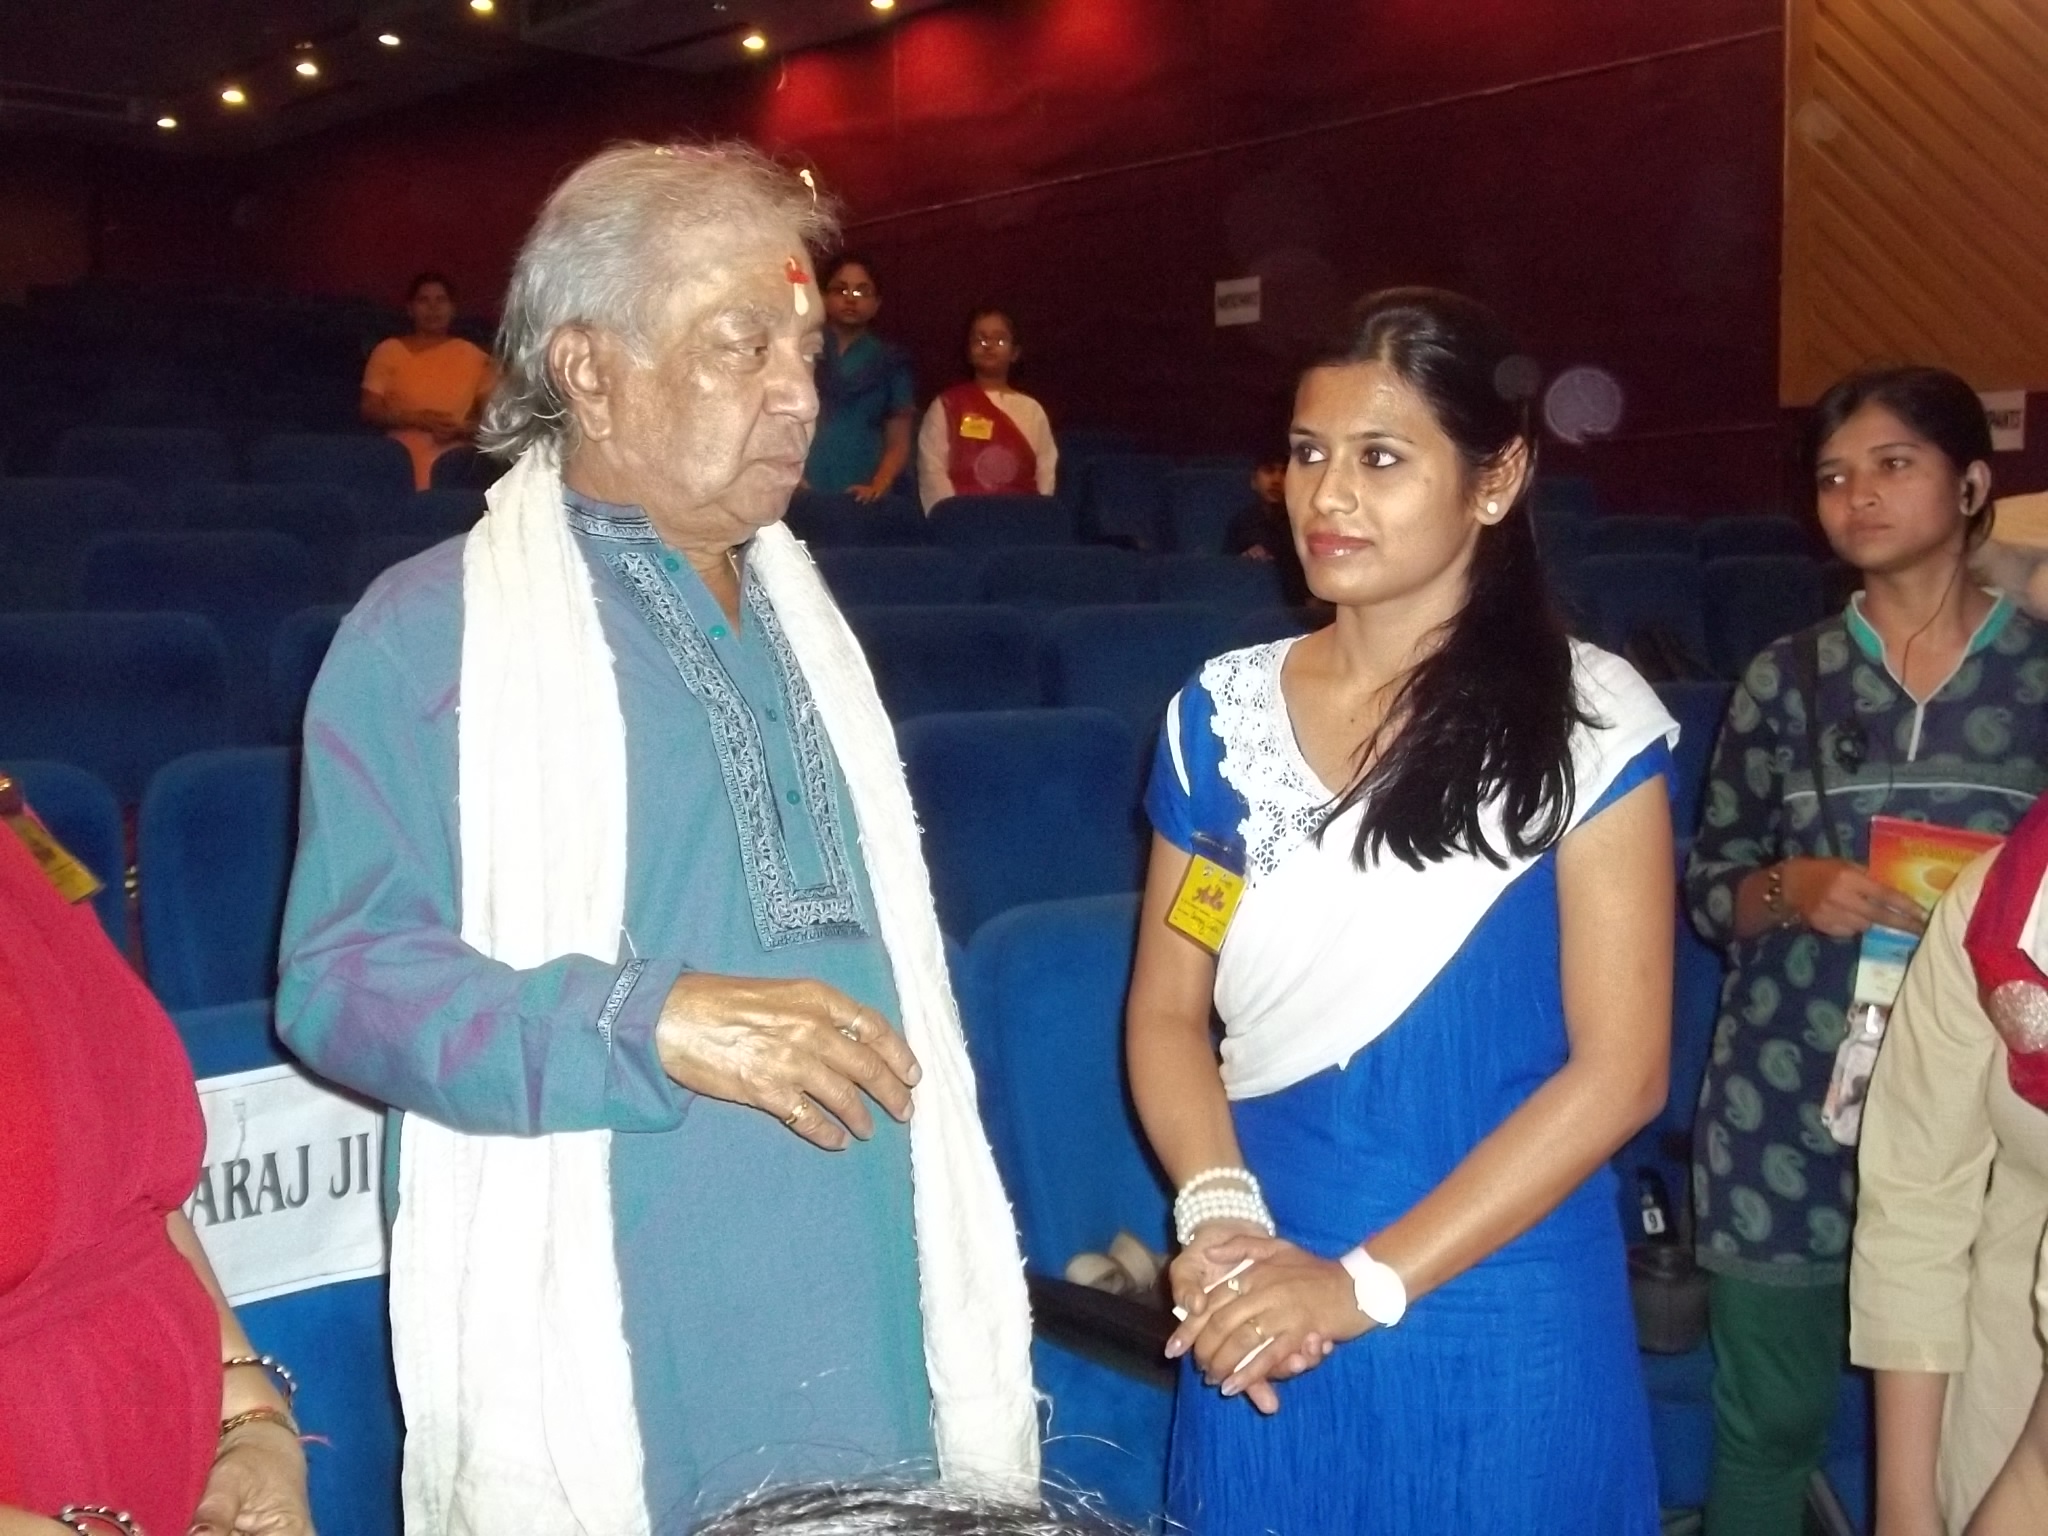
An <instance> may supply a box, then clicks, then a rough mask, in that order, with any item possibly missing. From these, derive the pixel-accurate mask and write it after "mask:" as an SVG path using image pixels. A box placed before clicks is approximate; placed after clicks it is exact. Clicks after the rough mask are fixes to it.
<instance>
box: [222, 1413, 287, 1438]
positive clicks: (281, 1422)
mask: <svg viewBox="0 0 2048 1536" xmlns="http://www.w3.org/2000/svg"><path fill="white" fill-rule="evenodd" d="M266 1423H267V1424H275V1425H277V1426H278V1427H279V1428H281V1429H283V1430H284V1431H285V1432H286V1433H287V1434H289V1435H290V1436H291V1437H292V1438H293V1439H294V1440H296V1439H297V1438H298V1436H299V1426H298V1425H297V1424H296V1423H295V1422H293V1420H292V1416H291V1415H290V1414H288V1413H286V1412H285V1411H284V1410H283V1409H282V1408H245V1409H243V1410H242V1411H241V1412H240V1413H238V1414H236V1415H235V1416H234V1417H233V1418H231V1419H222V1420H221V1421H220V1438H221V1439H223V1440H225V1439H227V1437H228V1436H229V1435H231V1434H233V1433H234V1432H235V1431H236V1430H238V1429H241V1428H243V1427H244V1426H245V1425H249V1424H266Z"/></svg>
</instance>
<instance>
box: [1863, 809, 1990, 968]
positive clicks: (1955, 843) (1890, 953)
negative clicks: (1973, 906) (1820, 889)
mask: <svg viewBox="0 0 2048 1536" xmlns="http://www.w3.org/2000/svg"><path fill="white" fill-rule="evenodd" d="M2003 841H2004V839H2003V838H2000V837H1997V836H1995V835H1993V834H1992V833H1989V832H1971V831H1967V830H1965V829H1963V828H1961V827H1937V826H1934V825H1932V824H1930V823H1928V822H1924V821H1904V820H1901V819H1900V818H1899V817H1897V816H1874V817H1872V818H1871V821H1870V878H1871V879H1873V880H1875V881H1877V882H1878V884H1880V885H1888V886H1890V887H1891V888H1892V889H1893V890H1895V891H1897V892H1899V893H1900V894H1901V895H1904V896H1908V897H1911V898H1912V900H1913V902H1914V903H1915V904H1916V905H1917V906H1918V907H1919V908H1920V910H1921V911H1923V912H1932V911H1933V910H1934V904H1935V903H1936V902H1937V901H1939V900H1941V898H1942V896H1943V894H1944V893H1945V892H1946V891H1947V890H1948V888H1949V887H1950V886H1951V885H1953V884H1954V883H1955V878H1956V876H1957V875H1960V874H1961V873H1962V872H1963V871H1964V870H1965V869H1967V868H1969V866H1970V865H1971V864H1973V863H1975V862H1976V860H1977V859H1978V858H1979V857H1980V856H1981V855H1983V854H1986V853H1989V852H1990V851H1991V850H1992V849H1994V848H1996V847H1997V846H1998V845H1999V844H2000V843H2001V842H2003ZM1919 947H1920V939H1919V936H1918V935H1917V934H1911V933H1903V932H1901V931H1900V930H1898V929H1896V928H1885V927H1876V928H1872V929H1871V930H1870V931H1869V932H1867V933H1865V934H1864V935H1863V950H1862V953H1861V954H1860V955H1859V956H1858V957H1857V961H1856V991H1855V996H1854V998H1853V1004H1854V1005H1855V1006H1861V1005H1863V1004H1866V1003H1874V1004H1876V1005H1877V1006H1878V1007H1880V1008H1889V1007H1891V1005H1892V1004H1893V1003H1894V1002H1896V1001H1897V1000H1898V996H1899V988H1900V987H1901V986H1903V985H1904V984H1905V980H1906V965H1907V963H1908V962H1909V961H1910V960H1912V958H1913V951H1914V950H1916V949H1918V948H1919Z"/></svg>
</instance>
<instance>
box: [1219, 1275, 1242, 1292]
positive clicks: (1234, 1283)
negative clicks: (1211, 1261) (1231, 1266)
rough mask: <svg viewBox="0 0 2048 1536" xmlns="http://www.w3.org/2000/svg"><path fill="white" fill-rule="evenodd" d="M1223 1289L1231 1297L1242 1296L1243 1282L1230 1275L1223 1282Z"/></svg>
mask: <svg viewBox="0 0 2048 1536" xmlns="http://www.w3.org/2000/svg"><path fill="white" fill-rule="evenodd" d="M1223 1289H1225V1290H1226V1291H1228V1292H1230V1294H1231V1295H1233V1296H1242V1295H1243V1294H1244V1282H1243V1281H1242V1280H1240V1279H1238V1278H1237V1276H1235V1275H1232V1276H1231V1277H1230V1278H1229V1279H1228V1280H1226V1281H1224V1282H1223Z"/></svg>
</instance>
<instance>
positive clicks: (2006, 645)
mask: <svg viewBox="0 0 2048 1536" xmlns="http://www.w3.org/2000/svg"><path fill="white" fill-rule="evenodd" d="M1809 633H1810V634H1817V637H1818V642H1819V644H1818V651H1817V668H1816V683H1817V688H1818V694H1819V698H1818V702H1817V703H1816V702H1815V701H1813V700H1809V699H1808V698H1807V697H1806V696H1805V688H1804V687H1803V684H1802V678H1801V673H1802V670H1803V668H1804V663H1803V662H1802V661H1801V660H1800V653H1801V651H1802V650H1804V648H1805V645H1806V642H1805V641H1804V640H1803V639H1801V638H1800V637H1796V636H1795V637H1792V638H1789V639H1784V640H1780V641H1778V642H1776V643H1775V644H1774V645H1772V646H1771V647H1770V649H1768V650H1767V651H1765V652H1764V653H1763V654H1762V655H1760V656H1758V657H1757V658H1756V660H1755V661H1753V662H1751V663H1750V666H1749V670H1748V672H1747V673H1745V674H1744V676H1743V679H1742V682H1741V684H1740V685H1739V686H1738V687H1737V688H1736V690H1735V696H1734V699H1733V701H1732V702H1731V703H1730V705H1729V708H1728V718H1727V721H1726V723H1725V724H1724V725H1723V727H1722V730H1721V737H1720V740H1719V742H1718V743H1717V744H1716V746H1715V749H1714V760H1713V765H1712V767H1711V769H1710V770H1709V773H1708V782H1707V804H1706V814H1705V817H1704V820H1703V823H1702V825H1701V828H1700V833H1699V837H1698V839H1697V840H1696V841H1695V842H1694V844H1693V848H1692V857H1691V860H1690V861H1689V863H1688V866H1687V869H1686V877H1685V893H1686V898H1687V904H1688V906H1689V908H1690V912H1691V916H1692V922H1693V926H1694V927H1695V928H1696V929H1697V930H1698V931H1699V933H1700V934H1701V936H1702V937H1704V938H1706V939H1708V940H1709V941H1710V942H1712V943H1715V944H1718V945H1721V946H1722V947H1723V948H1725V949H1726V951H1727V953H1728V974H1727V979H1726V981H1725V982H1724V983H1723V985H1722V988H1721V1012H1720V1018H1719V1022H1718V1024H1717V1026H1716V1028H1715V1032H1714V1049H1713V1055H1712V1058H1711V1061H1710V1064H1709V1065H1708V1068H1707V1076H1706V1081H1705V1083H1704V1084H1703V1086H1702V1089H1701V1093H1700V1109H1699V1116H1698V1118H1697V1120H1696V1121H1695V1122H1694V1127H1693V1170H1692V1172H1693V1208H1694V1213H1695V1216H1696V1218H1697V1221H1698V1234H1699V1237H1698V1245H1699V1259H1700V1263H1701V1264H1702V1265H1704V1266H1705V1267H1707V1268H1708V1269H1712V1270H1716V1271H1719V1272H1721V1273H1723V1274H1729V1275H1735V1276H1739V1277H1741V1278H1744V1279H1749V1280H1760V1281H1764V1282H1766V1283H1773V1284H1784V1285H1828V1284H1840V1283H1842V1282H1844V1281H1845V1280H1846V1279H1847V1277H1848V1264H1849V1230H1850V1217H1851V1213H1853V1212H1854V1210H1855V1209H1856V1186H1855V1162H1854V1158H1853V1155H1851V1154H1847V1153H1844V1152H1843V1151H1842V1149H1841V1148H1839V1147H1838V1146H1837V1145H1836V1144H1835V1141H1834V1138H1833V1137H1831V1136H1830V1135H1829V1134H1828V1132H1827V1129H1826V1127H1825V1126H1823V1125H1822V1124H1821V1120H1820V1109H1821V1102H1822V1100H1823V1099H1824V1098H1825V1097H1826V1094H1827V1086H1828V1078H1829V1076H1830V1074H1831V1073H1832V1071H1833V1069H1834V1055H1835V1048H1836V1046H1838V1045H1839V1044H1840V1043H1841V1040H1842V1036H1843V1033H1844V1031H1845V1029H1846V1027H1847V1022H1848V1007H1849V998H1850V991H1851V987H1852V983H1853V976H1854V971H1855V967H1856V956H1857V951H1858V943H1859V941H1857V940H1853V939H1849V940H1843V939H1829V938H1824V937H1822V936H1821V935H1820V934H1817V933H1815V932H1813V931H1812V930H1811V929H1808V928H1805V927H1792V928H1779V929H1773V930H1770V931H1768V932H1766V933H1762V934H1759V935H1757V936H1756V937H1755V938H1751V939H1737V938H1736V937H1735V892H1736V888H1737V887H1738V886H1739V885H1740V884H1741V883H1742V881H1743V879H1744V878H1745V877H1746V876H1747V875H1749V874H1750V873H1751V872H1752V871H1754V870H1756V869H1759V868H1761V867H1763V866H1765V865H1769V864H1775V863H1777V862H1779V861H1780V860H1783V859H1793V858H1821V857H1827V856H1829V854H1830V847H1829V845H1828V843H1827V842H1826V841H1825V840H1824V839H1823V837H1822V835H1821V834H1822V825H1823V824H1822V822H1821V819H1820V818H1821V816H1822V815H1823V814H1825V815H1826V817H1827V821H1826V823H1825V825H1826V826H1827V827H1828V828H1829V829H1831V830H1832V834H1833V845H1832V853H1833V856H1835V857H1839V858H1845V859H1851V860H1854V861H1856V862H1857V863H1863V862H1865V861H1866V860H1867V858H1868V853H1869V845H1870V819H1871V817H1873V816H1877V815H1887V816H1899V817H1904V818H1906V819H1909V820H1914V821H1927V822H1934V823H1937V824H1939V825H1941V826H1950V827H1969V828H1973V829H1975V830H1978V831H1983V832H1991V833H1996V834H1998V835H1999V836H2003V835H2005V834H2006V833H2008V832H2010V831H2011V830H2012V829H2013V827H2014V826H2016V825H2017V824H2018V822H2019V819H2020V818H2021V817H2022V816H2023V815H2025V814H2026V811H2027V808H2028V806H2030V805H2031V804H2032V803H2033V801H2034V797H2035V796H2037V795H2038V794H2040V793H2041V791H2042V790H2043V788H2048V767H2044V765H2048V708H2044V707H2043V706H2044V704H2048V630H2044V629H2043V628H2042V626H2040V625H2039V624H2036V623H2035V622H2034V621H2033V620H2031V619H2029V618H2028V617H2027V616H2026V615H2025V614H2023V613H2021V612H2019V611H2018V610H2017V609H2016V608H2014V607H2013V606H2012V605H2011V604H2010V603H2006V602H2000V603H1999V604H1998V605H1997V606H1996V607H1994V608H1993V609H1992V611H1991V613H1990V614H1989V615H1988V616H1987V617H1986V618H1985V620H1984V622H1983V623H1982V624H1981V625H1980V626H1978V630H1977V633H1976V635H1975V637H1974V638H1973V639H1972V641H1971V644H1970V646H1969V650H1968V653H1967V654H1966V655H1965V657H1964V659H1963V661H1962V663H1961V664H1960V665H1959V666H1958V667H1957V668H1956V670H1955V672H1954V674H1953V675H1951V676H1950V677H1949V679H1948V680H1947V681H1946V682H1945V683H1943V684H1942V685H1941V687H1940V688H1938V689H1936V690H1935V692H1934V693H1933V695H1932V696H1931V697H1930V698H1929V699H1928V701H1927V702H1926V703H1925V704H1924V705H1916V704H1915V703H1914V701H1913V699H1912V697H1911V696H1910V695H1909V694H1908V693H1907V692H1906V690H1905V689H1904V688H1903V687H1902V686H1901V685H1900V684H1899V682H1898V680H1897V679H1896V678H1894V677H1893V676H1892V673H1891V670H1890V668H1889V667H1888V666H1887V665H1886V662H1885V657H1884V647H1883V644H1882V643H1881V642H1880V640H1879V639H1878V636H1877V633H1876V631H1874V630H1873V629H1871V627H1870V625H1869V624H1868V623H1867V622H1866V621H1865V620H1864V618H1863V616H1862V613H1861V611H1860V608H1859V605H1858V604H1857V603H1852V604H1851V605H1850V607H1849V608H1848V609H1847V610H1846V611H1845V612H1843V613H1841V614H1838V615H1837V616H1835V617H1834V618H1832V619H1829V620H1827V621H1825V622H1824V623H1823V624H1822V625H1821V626H1820V627H1819V629H1818V630H1817V631H1810V632H1809ZM1815 719H1818V721H1819V723H1820V737H1819V740H1818V742H1817V743H1816V744H1815V747H1809V745H1808V731H1809V729H1810V724H1811V722H1812V721H1814V720H1815ZM1816 748H1817V752H1816ZM1816 755H1817V756H1818V758H1819V762H1820V767H1821V773H1822V777H1823V778H1824V779H1825V786H1824V790H1825V792H1824V794H1819V793H1816V786H1815V783H1814V774H1813V771H1812V767H1811V765H1812V764H1813V763H1814V761H1815V758H1816ZM1823 800H1825V808H1824V810H1823V806H1822V801H1823Z"/></svg>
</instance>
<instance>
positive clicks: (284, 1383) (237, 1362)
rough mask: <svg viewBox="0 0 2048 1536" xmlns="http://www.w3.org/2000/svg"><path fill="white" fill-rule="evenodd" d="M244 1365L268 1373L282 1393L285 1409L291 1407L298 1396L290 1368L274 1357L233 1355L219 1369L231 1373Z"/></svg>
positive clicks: (296, 1381) (297, 1381)
mask: <svg viewBox="0 0 2048 1536" xmlns="http://www.w3.org/2000/svg"><path fill="white" fill-rule="evenodd" d="M245 1365H247V1366H254V1367H256V1369H258V1370H261V1371H268V1372H269V1373H270V1378H271V1380H273V1381H275V1382H276V1383H277V1385H278V1388H279V1389H280V1390H281V1391H282V1392H283V1393H284V1405H285V1407H287V1408H289V1407H291V1405H292V1403H293V1401H294V1400H295V1399H296V1398H297V1397H298V1395H299V1378H298V1377H296V1376H294V1375H293V1374H292V1369H291V1367H290V1366H288V1365H286V1364H285V1363H284V1362H283V1361H282V1360H280V1359H278V1358H277V1356H275V1355H235V1356H233V1357H232V1358H230V1359H227V1360H223V1361H221V1363H220V1368H221V1369H222V1370H223V1371H232V1370H235V1369H237V1368H238V1367H240V1366H245Z"/></svg>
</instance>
